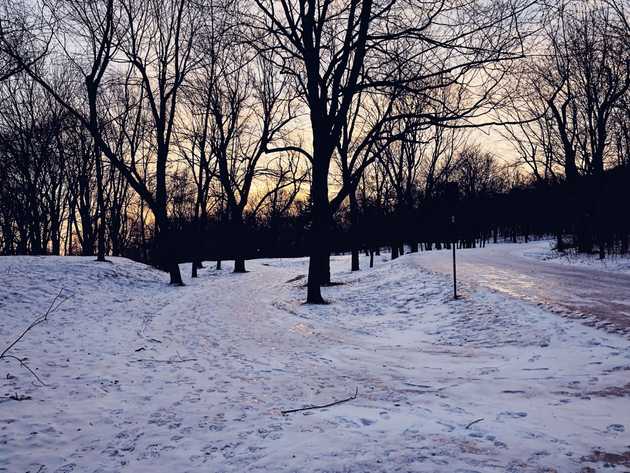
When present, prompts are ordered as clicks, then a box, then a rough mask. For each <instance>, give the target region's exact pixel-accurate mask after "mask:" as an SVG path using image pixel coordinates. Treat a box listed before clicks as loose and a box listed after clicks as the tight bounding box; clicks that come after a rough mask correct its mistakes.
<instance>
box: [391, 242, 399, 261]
mask: <svg viewBox="0 0 630 473" xmlns="http://www.w3.org/2000/svg"><path fill="white" fill-rule="evenodd" d="M396 258H398V244H397V243H392V259H396Z"/></svg>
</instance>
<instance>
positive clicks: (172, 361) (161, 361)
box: [131, 358, 197, 363]
mask: <svg viewBox="0 0 630 473" xmlns="http://www.w3.org/2000/svg"><path fill="white" fill-rule="evenodd" d="M131 361H133V362H136V363H140V362H154V363H186V362H188V361H197V358H180V359H179V360H156V359H155V358H139V359H137V360H131Z"/></svg>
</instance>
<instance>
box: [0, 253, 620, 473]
mask: <svg viewBox="0 0 630 473" xmlns="http://www.w3.org/2000/svg"><path fill="white" fill-rule="evenodd" d="M497 251H498V250H497ZM387 256H388V255H383V256H382V257H379V258H378V261H377V263H378V265H377V267H376V268H374V269H372V270H369V269H364V270H362V271H360V272H358V273H350V272H349V271H347V269H348V268H349V264H350V262H349V258H348V257H335V258H333V262H332V268H333V274H334V279H335V280H336V281H338V282H342V283H343V284H342V285H339V286H334V287H330V288H325V290H324V294H325V297H326V298H327V299H329V300H330V301H331V304H329V305H325V306H306V305H304V304H303V303H302V301H303V300H304V297H305V288H304V287H303V285H304V277H305V274H306V272H307V262H306V260H305V259H292V260H260V261H250V262H248V269H249V270H250V272H249V273H247V274H232V273H231V272H230V266H231V265H230V264H229V263H228V264H226V265H225V269H224V270H223V271H216V270H214V269H213V265H211V264H208V263H206V265H207V266H206V269H203V270H201V271H200V277H199V278H198V279H196V280H191V279H189V278H188V277H186V283H187V285H186V286H185V287H169V286H168V285H167V284H166V281H167V276H166V275H165V274H164V273H161V272H159V271H157V270H155V269H153V268H150V267H147V266H144V265H142V264H138V263H133V262H130V261H128V260H124V259H121V258H112V261H113V262H112V263H96V262H94V261H93V258H81V257H68V258H58V257H57V258H55V257H41V258H38V257H3V258H0V348H2V347H5V346H7V345H8V343H9V342H10V341H11V340H13V339H14V338H15V336H16V335H17V334H19V333H20V332H21V330H23V329H24V327H25V326H27V325H28V323H30V322H31V321H32V320H33V319H34V318H35V317H36V316H37V315H39V314H42V313H43V312H44V311H45V310H46V308H47V307H48V305H49V304H50V301H51V300H52V298H53V297H54V296H55V295H56V294H57V293H58V291H59V289H60V288H64V292H63V295H64V297H69V299H68V300H66V302H65V303H64V304H63V305H62V306H61V307H59V309H58V310H57V311H55V312H54V313H53V314H51V316H50V318H49V320H48V321H47V322H46V323H45V324H42V325H39V326H37V327H36V328H34V329H33V330H32V331H31V332H29V333H28V334H27V335H26V336H25V337H24V339H23V340H21V341H20V343H18V344H17V345H16V346H15V348H14V349H13V350H12V352H11V353H12V354H14V355H15V356H18V357H20V358H27V359H28V360H27V363H28V364H29V366H30V367H31V368H32V369H33V370H35V372H36V373H37V374H38V375H39V377H40V378H41V379H42V380H43V381H44V383H45V384H46V385H45V386H42V385H39V384H38V383H37V382H36V380H35V379H34V378H33V377H32V376H31V375H30V374H29V373H28V372H27V371H26V370H25V369H24V368H22V367H21V366H19V364H18V363H17V362H16V361H15V360H12V359H10V360H0V472H3V473H26V472H30V473H70V472H73V473H119V472H120V473H144V472H147V473H148V472H151V473H187V472H191V473H192V472H195V473H196V472H199V473H202V472H203V473H206V472H212V473H222V472H234V473H244V472H261V473H262V472H274V473H275V472H300V473H303V472H321V473H324V472H326V473H332V472H344V473H365V472H375V473H385V472H387V473H390V472H404V473H406V472H426V473H436V472H437V473H475V472H477V473H505V472H512V473H542V472H546V473H550V472H557V473H573V472H580V473H587V472H593V471H601V470H602V469H604V465H608V467H607V468H606V469H604V470H603V471H620V472H621V471H626V470H628V469H629V468H630V433H629V431H630V396H629V395H630V382H629V373H630V342H629V341H628V339H627V338H626V337H624V336H621V335H619V334H612V333H608V332H606V331H604V330H599V329H597V328H594V327H589V326H585V325H584V324H583V323H582V321H578V320H572V319H569V318H566V317H561V316H559V315H556V314H552V313H549V312H548V311H547V310H546V309H545V308H544V307H540V306H537V305H536V304H531V303H529V302H526V301H522V300H519V299H515V298H512V297H509V296H508V295H506V294H504V293H501V292H496V291H490V290H487V289H484V288H482V287H476V288H467V290H466V292H465V295H464V297H463V298H462V299H460V300H457V301H453V300H452V299H451V286H450V278H449V277H448V276H444V275H440V274H432V273H428V272H425V271H423V270H421V269H420V260H421V259H422V258H423V255H404V256H403V257H401V258H399V259H397V260H396V261H393V262H389V261H386V257H387ZM463 258H465V257H463ZM366 263H367V262H366V261H365V260H363V261H362V264H363V267H364V268H365V267H366V266H367V264H366ZM523 264H525V263H523ZM531 264H532V265H535V264H538V268H539V271H540V272H541V273H545V272H546V271H547V270H546V269H545V268H546V266H545V265H544V263H531ZM182 269H183V271H185V273H184V274H185V276H187V275H188V274H189V271H190V265H182ZM533 269H534V268H533V267H532V270H533ZM497 271H498V269H497ZM509 274H511V275H513V274H514V272H512V273H509ZM589 274H590V273H589ZM586 282H587V283H588V281H586ZM496 284H497V285H498V284H499V281H496ZM357 389H358V395H357V397H356V399H353V400H350V401H348V402H346V403H343V404H339V405H335V406H332V407H329V408H325V409H315V410H308V411H304V412H296V413H292V414H287V415H283V414H282V411H283V410H287V409H295V408H301V407H305V406H311V405H313V404H316V405H322V404H328V403H330V402H332V401H335V400H340V399H344V398H347V397H349V396H350V395H352V394H354V393H355V390H357ZM612 467H615V468H614V469H611V468H612Z"/></svg>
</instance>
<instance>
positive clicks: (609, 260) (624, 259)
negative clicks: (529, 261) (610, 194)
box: [523, 241, 630, 274]
mask: <svg viewBox="0 0 630 473" xmlns="http://www.w3.org/2000/svg"><path fill="white" fill-rule="evenodd" d="M555 246H556V245H555V241H544V242H539V243H537V244H535V245H530V246H528V247H527V249H526V250H525V251H523V256H527V257H530V258H535V259H538V260H540V261H547V262H552V263H560V264H568V265H572V266H581V267H585V268H592V269H597V270H599V271H611V272H615V273H625V274H630V255H607V256H606V258H604V259H603V260H602V259H599V255H597V254H592V255H587V254H582V253H577V252H575V251H572V250H570V251H564V252H563V251H556V250H555Z"/></svg>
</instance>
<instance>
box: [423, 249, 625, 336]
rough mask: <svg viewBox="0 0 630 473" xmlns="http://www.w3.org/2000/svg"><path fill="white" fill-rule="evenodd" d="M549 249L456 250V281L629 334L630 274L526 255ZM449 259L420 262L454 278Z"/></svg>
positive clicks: (437, 256)
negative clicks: (531, 251)
mask: <svg viewBox="0 0 630 473" xmlns="http://www.w3.org/2000/svg"><path fill="white" fill-rule="evenodd" d="M546 245H548V243H547V242H535V243H529V244H497V245H490V246H488V247H486V248H476V249H466V250H458V251H457V274H458V279H459V280H460V281H461V282H463V283H464V284H472V285H480V286H484V287H487V288H490V289H493V290H496V291H499V292H502V293H505V294H508V295H510V296H513V297H516V298H519V299H523V300H527V301H530V302H534V303H538V304H544V305H545V306H547V307H549V308H551V309H554V310H557V311H560V312H563V313H569V314H576V315H583V316H590V317H593V318H594V321H595V322H596V323H597V325H598V326H606V327H607V328H608V329H612V330H619V331H623V332H626V333H629V332H630V274H622V273H614V272H608V271H602V270H598V269H592V268H590V267H580V266H571V265H567V264H560V263H554V262H551V261H539V260H536V259H534V258H532V257H527V256H523V253H526V252H528V251H530V250H534V251H535V250H536V249H540V248H545V246H546ZM547 248H548V246H547ZM451 258H452V255H451V252H450V251H431V252H424V253H423V254H422V255H421V257H420V258H419V259H418V261H419V263H420V265H421V266H422V267H424V268H426V269H428V270H430V271H435V272H440V273H445V274H451V272H452V259H451Z"/></svg>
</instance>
